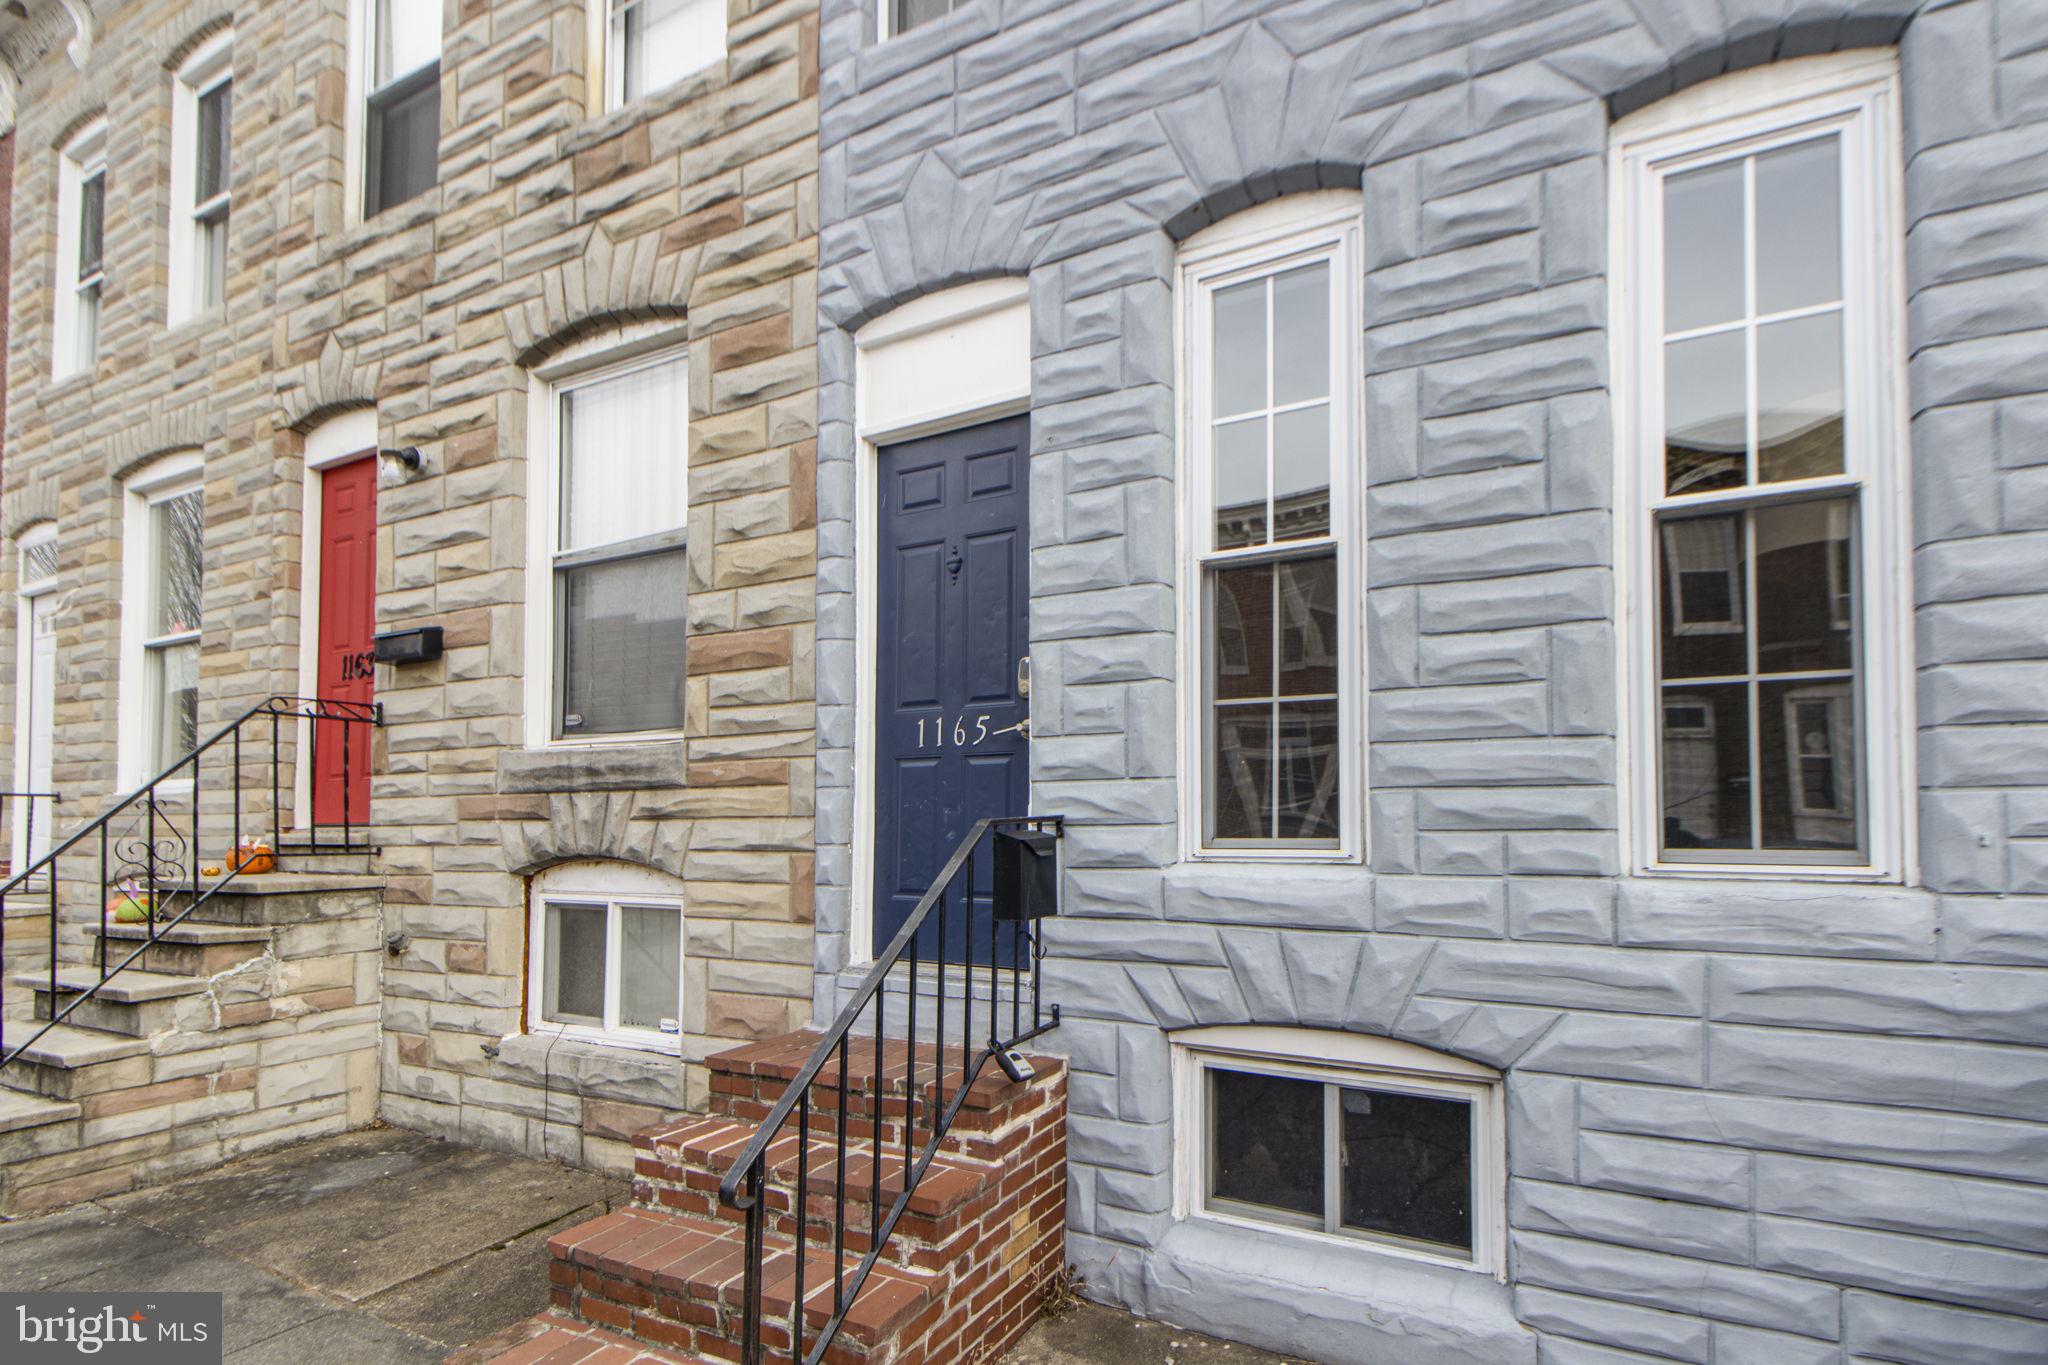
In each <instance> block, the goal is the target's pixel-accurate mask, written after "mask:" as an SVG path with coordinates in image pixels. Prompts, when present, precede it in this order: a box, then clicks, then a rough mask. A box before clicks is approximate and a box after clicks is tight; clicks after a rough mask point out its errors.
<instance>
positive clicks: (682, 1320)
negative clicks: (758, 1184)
mask: <svg viewBox="0 0 2048 1365" xmlns="http://www.w3.org/2000/svg"><path fill="white" fill-rule="evenodd" d="M744 1241H745V1238H744V1230H743V1228H742V1227H741V1226H740V1225H739V1224H736V1223H731V1222H725V1221H722V1220H718V1219H712V1218H693V1217H689V1216H687V1215H683V1214H671V1213H661V1212H657V1211H655V1210H651V1209H638V1208H629V1209H620V1210H619V1211H617V1212H615V1213H608V1214H605V1215H604V1216H603V1217H601V1218H595V1219H592V1220H591V1221H590V1222H588V1223H583V1224H580V1225H579V1226H577V1227H574V1228H570V1229H568V1230H567V1231H564V1232H560V1233H557V1234H556V1235H555V1236H553V1237H551V1238H549V1239H548V1250H549V1252H550V1253H551V1254H552V1255H553V1256H554V1258H555V1262H554V1266H553V1269H552V1270H551V1272H550V1275H551V1278H552V1280H553V1288H552V1291H551V1297H552V1300H553V1302H554V1306H555V1307H556V1308H557V1309H558V1310H559V1311H561V1312H564V1313H569V1314H573V1315H574V1316H576V1317H577V1318H579V1319H580V1320H582V1321H584V1322H587V1323H592V1324H594V1325H596V1326H598V1327H604V1328H609V1329H610V1330H612V1331H616V1332H623V1333H625V1334H627V1335H628V1336H631V1337H633V1338H634V1339H635V1340H637V1341H640V1342H644V1343H646V1344H649V1345H652V1346H656V1347H659V1348H661V1349H665V1350H670V1351H696V1352H698V1353H699V1354H701V1355H709V1356H714V1357H717V1358H719V1359H733V1358H735V1357H734V1354H733V1352H734V1349H735V1348H736V1347H737V1346H738V1345H739V1343H740V1341H741V1339H742V1331H743V1321H742V1315H741V1299H742V1294H741V1291H742V1288H743V1286H744V1283H745V1265H746V1261H745V1245H744ZM764 1245H765V1251H766V1255H765V1258H764V1260H763V1263H762V1277H761V1310H762V1323H763V1325H762V1339H763V1343H764V1344H765V1345H766V1346H767V1347H768V1349H769V1350H770V1351H776V1350H781V1351H787V1350H788V1349H789V1324H790V1315H791V1306H792V1303H793V1300H794V1298H795V1289H796V1267H797V1258H796V1254H795V1248H794V1246H793V1245H792V1244H791V1243H790V1242H789V1241H788V1239H786V1238H781V1237H777V1236H774V1235H769V1236H768V1237H767V1238H766V1240H765V1243H764ZM859 1263H860V1257H859V1256H858V1255H857V1254H855V1253H854V1252H853V1251H852V1250H851V1248H849V1249H848V1251H847V1254H846V1256H845V1258H844V1259H843V1260H842V1261H841V1263H840V1264H841V1265H842V1267H843V1270H844V1273H845V1274H846V1275H847V1276H849V1277H850V1276H851V1275H852V1273H853V1271H854V1269H855V1268H856V1267H857V1266H858V1265H859ZM803 1266H804V1271H803V1281H804V1309H803V1314H804V1321H805V1323H806V1328H805V1345H806V1349H808V1347H809V1345H810V1343H812V1342H813V1341H815V1340H816V1337H815V1335H814V1334H815V1333H816V1332H818V1331H820V1330H822V1329H823V1327H824V1325H825V1323H826V1322H827V1321H828V1320H829V1319H830V1318H831V1316H832V1304H833V1284H834V1280H833V1256H832V1252H831V1250H830V1249H829V1248H826V1249H819V1248H815V1247H814V1248H810V1249H808V1250H807V1252H806V1254H805V1256H804V1260H803ZM943 1285H944V1282H943V1280H942V1279H941V1278H940V1277H939V1276H937V1275H933V1274H931V1273H929V1272H924V1271H915V1270H907V1269H904V1268H903V1267H900V1266H893V1265H889V1264H887V1263H879V1264H877V1265H876V1266H875V1268H874V1271H873V1273H871V1274H870V1275H869V1277H868V1280H867V1283H866V1284H865V1285H863V1286H862V1288H861V1291H860V1294H859V1296H858V1297H857V1298H856V1299H855V1300H854V1301H853V1304H852V1306H851V1308H850V1309H849V1310H848V1312H847V1316H846V1321H845V1323H844V1325H843V1326H842V1327H841V1329H840V1333H839V1338H838V1341H837V1342H836V1343H835V1345H836V1347H837V1348H838V1349H837V1352H836V1356H837V1358H839V1359H857V1360H858V1359H867V1358H869V1357H871V1356H877V1357H879V1356H880V1355H881V1354H882V1352H881V1349H880V1348H884V1347H888V1346H891V1345H893V1343H894V1339H895V1336H896V1334H897V1333H898V1332H899V1331H901V1330H902V1329H904V1328H906V1327H908V1326H910V1325H911V1323H912V1322H913V1321H914V1320H915V1319H917V1318H918V1317H919V1315H920V1314H922V1313H924V1312H925V1310H926V1309H927V1308H929V1307H931V1306H933V1305H934V1304H936V1303H937V1301H938V1298H939V1295H940V1293H941V1292H942V1289H943Z"/></svg>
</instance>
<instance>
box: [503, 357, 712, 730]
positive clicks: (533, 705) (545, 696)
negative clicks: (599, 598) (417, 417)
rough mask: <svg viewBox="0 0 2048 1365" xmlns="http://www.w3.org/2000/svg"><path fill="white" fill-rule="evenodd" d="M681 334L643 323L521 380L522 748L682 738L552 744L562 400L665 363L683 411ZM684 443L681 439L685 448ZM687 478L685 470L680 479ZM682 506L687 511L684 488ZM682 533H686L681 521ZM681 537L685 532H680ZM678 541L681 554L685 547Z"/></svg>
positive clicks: (686, 380)
mask: <svg viewBox="0 0 2048 1365" xmlns="http://www.w3.org/2000/svg"><path fill="white" fill-rule="evenodd" d="M686 340H687V334H686V333H685V331H684V330H683V329H682V328H680V327H678V326H677V325H676V324H675V323H673V322H647V323H640V324H637V325H635V326H632V327H627V328H622V329H621V330H619V331H616V332H610V333H607V334H606V335H604V336H601V337H589V338H586V339H584V340H582V341H579V342H576V343H574V344H573V345H571V346H568V347H566V348H565V349H563V350H562V351H561V352H559V353H557V354H556V355H554V356H552V357H550V358H549V359H548V361H547V363H545V364H543V365H541V366H539V367H537V368H536V369H534V370H533V371H531V372H530V373H529V375H528V382H527V387H526V435H527V442H526V450H527V470H526V480H527V503H526V698H525V711H526V721H525V727H524V729H525V739H526V747H527V748H529V749H600V748H610V747H613V746H616V745H620V744H647V743H650V742H655V741H660V740H670V739H680V738H682V737H683V731H681V730H679V729H675V730H635V731H631V732H629V733H626V734H617V735H584V736H578V737H576V738H574V739H558V738H556V737H555V734H554V714H555V649H554V639H555V636H554V625H555V622H554V603H555V538H556V536H557V534H558V533H559V531H560V517H559V516H558V511H559V509H560V507H561V479H562V459H561V451H562V445H561V442H562V424H561V401H560V400H561V397H562V395H563V394H565V393H567V392H569V391H570V390H572V389H574V388H576V387H579V386H580V385H583V384H588V383H592V382H595V381H597V380H602V379H610V378H613V377H615V376H617V375H621V374H625V373H628V372H630V371H632V370H638V369H645V368H647V367H650V366H654V365H665V364H667V363H669V362H670V361H676V360H680V361H681V362H682V363H683V367H684V368H683V372H682V380H681V382H682V386H683V391H684V403H685V407H686V409H687V405H688V401H689V398H688V394H689V388H690V371H689V352H688V349H687V345H686ZM688 439H689V436H688V432H687V431H685V433H684V441H685V445H686V448H687V442H688ZM688 477H689V474H688V469H687V464H686V466H685V473H684V478H685V480H687V479H688ZM684 505H685V507H687V506H688V505H689V495H688V488H687V483H686V485H685V492H684ZM684 526H685V528H687V526H688V518H687V515H686V517H685V521H684ZM686 534H687V532H686ZM687 545H688V541H687V540H685V542H684V547H685V548H687Z"/></svg>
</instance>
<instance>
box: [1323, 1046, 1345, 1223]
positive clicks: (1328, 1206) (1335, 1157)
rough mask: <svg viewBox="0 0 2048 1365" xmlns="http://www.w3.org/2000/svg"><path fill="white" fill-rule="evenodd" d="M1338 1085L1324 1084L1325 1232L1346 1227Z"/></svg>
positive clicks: (1331, 1082)
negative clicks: (1344, 1223) (1344, 1221)
mask: <svg viewBox="0 0 2048 1365" xmlns="http://www.w3.org/2000/svg"><path fill="white" fill-rule="evenodd" d="M1337 1095H1338V1090H1337V1085H1336V1083H1335V1082H1333V1081H1326V1082H1325V1083H1324V1084H1323V1231H1324V1232H1328V1233H1333V1234H1334V1233H1336V1232H1338V1231H1339V1230H1340V1229H1341V1228H1342V1227H1343V1194H1342V1190H1343V1181H1344V1161H1343V1147H1342V1145H1341V1144H1342V1138H1343V1124H1342V1120H1341V1119H1340V1117H1339V1112H1338V1111H1339V1109H1340V1108H1341V1106H1340V1105H1339V1103H1338V1100H1337Z"/></svg>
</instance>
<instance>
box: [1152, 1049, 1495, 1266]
mask: <svg viewBox="0 0 2048 1365" xmlns="http://www.w3.org/2000/svg"><path fill="white" fill-rule="evenodd" d="M1168 1042H1169V1044H1170V1045H1171V1046H1170V1053H1171V1070H1172V1080H1173V1122H1174V1143H1173V1188H1174V1194H1173V1215H1174V1217H1175V1218H1178V1219H1200V1220H1202V1221H1204V1222H1214V1223H1220V1224H1223V1225H1226V1226H1229V1227H1236V1228H1249V1229H1257V1230H1258V1231H1260V1232H1265V1233H1272V1234H1276V1235H1279V1236H1284V1237H1299V1238H1305V1239H1308V1240H1310V1241H1312V1242H1315V1243H1317V1244H1319V1245H1321V1246H1324V1247H1328V1248H1330V1249H1331V1251H1332V1252H1333V1253H1338V1254H1341V1252H1344V1251H1348V1252H1351V1253H1355V1254H1359V1255H1370V1256H1393V1257H1397V1258H1399V1259H1402V1260H1408V1261H1421V1262H1424V1263H1427V1264H1430V1265H1441V1266H1449V1267H1452V1268H1454V1269H1458V1270H1464V1271H1470V1272H1473V1273H1477V1274H1486V1275H1491V1276H1493V1277H1494V1278H1495V1279H1505V1278H1506V1275H1507V1113H1506V1109H1507V1106H1506V1103H1505V1097H1504V1093H1503V1083H1502V1079H1501V1076H1500V1073H1499V1072H1497V1071H1494V1070H1493V1069H1492V1068H1490V1067H1486V1066H1481V1065H1480V1064H1479V1063H1477V1062H1471V1061H1467V1060H1465V1059H1464V1058H1462V1057H1453V1056H1450V1055H1448V1054H1446V1053H1440V1052H1432V1051H1430V1050H1429V1049H1428V1048H1424V1047H1418V1046H1416V1045H1415V1044H1413V1043H1404V1042H1399V1041H1397V1040H1395V1039H1392V1038H1379V1037H1372V1036H1368V1035H1365V1034H1358V1033H1341V1032H1337V1031H1334V1030H1328V1029H1309V1028H1280V1027H1272V1026H1267V1025H1261V1024H1232V1025H1223V1026H1220V1027H1214V1028H1196V1029H1185V1030H1182V1031H1181V1032H1178V1033H1173V1034H1169V1035H1168ZM1211 1067H1222V1068H1224V1069H1226V1070H1232V1071H1247V1072H1257V1073H1260V1074H1264V1075H1272V1076H1287V1077H1296V1078H1300V1079H1305V1080H1314V1081H1322V1082H1326V1083H1330V1082H1334V1083H1336V1084H1339V1085H1352V1086H1367V1087H1372V1088H1378V1089H1390V1090H1405V1091H1409V1092H1412V1093H1415V1094H1424V1095H1433V1096H1442V1097H1445V1098H1452V1099H1460V1100H1464V1101H1466V1102H1468V1103H1470V1104H1471V1106H1472V1110H1471V1113H1472V1183H1473V1187H1474V1188H1473V1191H1472V1258H1471V1259H1470V1260H1465V1259H1462V1258H1460V1257H1457V1256H1453V1255H1437V1254H1432V1253H1430V1252H1427V1251H1422V1250H1419V1249H1417V1248H1414V1247H1411V1246H1405V1245H1399V1244H1396V1243H1393V1242H1389V1241H1381V1240H1377V1239H1374V1238H1371V1237H1367V1236H1363V1235H1351V1234H1335V1233H1330V1232H1325V1231H1322V1230H1318V1229H1312V1228H1301V1227H1292V1226H1289V1225H1288V1224H1286V1223H1283V1222H1278V1221H1273V1222H1268V1221H1266V1220H1264V1219H1260V1218H1253V1217H1245V1216H1242V1215H1239V1214H1234V1213H1230V1212H1225V1211H1221V1210H1214V1209H1210V1208H1208V1207H1207V1206H1206V1205H1207V1188H1208V1181H1207V1172H1208V1170H1209V1103H1208V1086H1207V1084H1206V1079H1207V1077H1206V1074H1205V1073H1206V1072H1207V1071H1208V1069H1209V1068H1211Z"/></svg>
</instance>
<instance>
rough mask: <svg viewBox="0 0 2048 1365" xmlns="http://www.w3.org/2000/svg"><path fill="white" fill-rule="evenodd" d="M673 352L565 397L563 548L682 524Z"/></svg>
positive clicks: (680, 420)
mask: <svg viewBox="0 0 2048 1365" xmlns="http://www.w3.org/2000/svg"><path fill="white" fill-rule="evenodd" d="M683 381H684V362H683V361H682V360H681V359H680V358H678V359H675V360H670V361H667V362H664V363H663V364H660V365H650V366H648V367H647V368H646V369H642V370H633V371H630V372H628V373H626V374H622V375H619V376H617V377H616V378H612V379H607V380H604V381H602V382H601V383H596V384H591V385H588V386H586V387H584V388H579V389H574V390H571V391H570V392H569V393H568V394H567V395H566V396H565V399H564V403H563V408H564V412H563V416H562V425H563V433H562V435H563V452H562V539H561V549H563V550H565V551H567V550H586V549H590V548H592V547H594V546H599V545H613V544H617V543H619V542H620V541H627V540H636V539H638V538H640V537H641V536H649V535H655V534H658V533H659V532H662V531H672V530H676V529H678V528H680V527H682V526H683V525H684V523H685V521H686V520H687V518H688V506H687V498H686V495H685V479H684V475H685V473H686V466H687V463H688V460H689V454H690V451H689V409H688V407H687V403H688V401H689V399H688V389H687V387H686V386H685V384H684V382H683Z"/></svg>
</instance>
